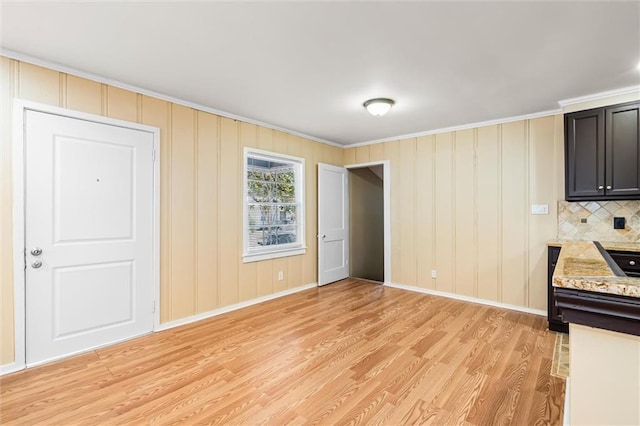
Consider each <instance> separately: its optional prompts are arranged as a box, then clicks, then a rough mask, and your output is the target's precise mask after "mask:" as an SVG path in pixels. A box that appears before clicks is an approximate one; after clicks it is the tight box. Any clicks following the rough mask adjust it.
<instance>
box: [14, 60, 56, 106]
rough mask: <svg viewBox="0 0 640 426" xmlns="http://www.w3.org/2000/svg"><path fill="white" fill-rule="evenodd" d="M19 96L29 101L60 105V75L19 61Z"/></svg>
mask: <svg viewBox="0 0 640 426" xmlns="http://www.w3.org/2000/svg"><path fill="white" fill-rule="evenodd" d="M19 72H20V75H19V78H18V82H19V88H18V90H19V96H20V98H22V99H26V100H29V101H34V102H40V103H43V104H48V105H54V106H60V75H59V73H57V72H56V71H53V70H50V69H47V68H41V67H38V66H36V65H31V64H27V63H24V62H20V63H19Z"/></svg>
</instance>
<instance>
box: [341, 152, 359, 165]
mask: <svg viewBox="0 0 640 426" xmlns="http://www.w3.org/2000/svg"><path fill="white" fill-rule="evenodd" d="M356 149H357V148H347V149H345V150H344V154H343V156H344V164H345V165H347V164H355V163H356Z"/></svg>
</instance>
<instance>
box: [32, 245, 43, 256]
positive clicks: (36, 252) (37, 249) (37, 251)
mask: <svg viewBox="0 0 640 426" xmlns="http://www.w3.org/2000/svg"><path fill="white" fill-rule="evenodd" d="M31 254H32V255H33V256H40V255H41V254H42V249H41V248H40V247H34V248H32V249H31Z"/></svg>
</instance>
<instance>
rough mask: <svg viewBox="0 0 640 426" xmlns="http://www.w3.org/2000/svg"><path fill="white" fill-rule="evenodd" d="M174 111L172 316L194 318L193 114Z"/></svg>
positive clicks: (177, 108) (179, 108) (176, 108)
mask: <svg viewBox="0 0 640 426" xmlns="http://www.w3.org/2000/svg"><path fill="white" fill-rule="evenodd" d="M110 109H111V107H110ZM171 109H172V117H171V118H172V124H171V188H172V193H171V282H172V288H171V312H172V314H173V315H174V316H175V317H177V318H183V317H186V316H189V315H193V314H195V303H194V300H195V294H194V292H195V287H196V284H195V278H196V275H195V271H194V270H195V261H196V259H197V258H196V253H195V213H196V212H195V202H196V199H195V187H196V182H195V170H194V169H195V167H194V165H195V131H194V110H193V109H191V108H188V107H184V106H181V105H175V104H174V105H172V108H171Z"/></svg>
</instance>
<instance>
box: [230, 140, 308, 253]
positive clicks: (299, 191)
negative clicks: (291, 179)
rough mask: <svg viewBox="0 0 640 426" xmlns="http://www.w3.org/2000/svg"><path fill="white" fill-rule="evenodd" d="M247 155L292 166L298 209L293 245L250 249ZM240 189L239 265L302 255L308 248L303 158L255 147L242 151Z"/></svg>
mask: <svg viewBox="0 0 640 426" xmlns="http://www.w3.org/2000/svg"><path fill="white" fill-rule="evenodd" d="M249 156H252V157H260V158H263V159H265V160H273V161H282V162H287V163H294V164H295V174H296V177H295V184H294V186H295V194H296V202H297V203H298V205H299V206H300V208H299V209H298V211H297V213H296V222H297V223H296V225H297V227H298V229H297V233H296V234H297V236H298V241H297V242H296V243H291V244H279V245H273V246H265V247H263V248H260V249H255V248H254V249H251V250H250V249H249V203H248V198H249V194H248V193H249V185H248V178H247V175H248V167H247V162H248V161H247V160H248V158H249ZM243 164H244V165H243V167H242V170H243V173H244V175H243V177H242V183H243V190H242V194H243V197H242V206H243V208H242V216H243V220H242V223H243V235H244V238H243V250H242V262H243V263H247V262H257V261H260V260H267V259H276V258H279V257H286V256H297V255H301V254H305V253H306V251H307V247H306V245H305V241H306V240H305V229H306V227H305V195H306V194H305V193H304V191H305V184H304V175H305V162H304V158H300V157H294V156H291V155H286V154H280V153H276V152H270V151H263V150H261V149H256V148H249V147H245V148H244V156H243Z"/></svg>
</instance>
